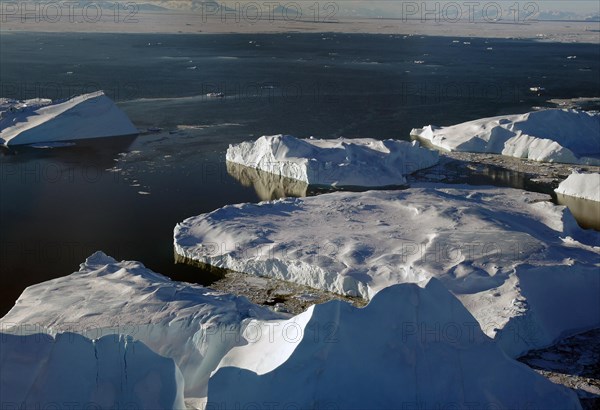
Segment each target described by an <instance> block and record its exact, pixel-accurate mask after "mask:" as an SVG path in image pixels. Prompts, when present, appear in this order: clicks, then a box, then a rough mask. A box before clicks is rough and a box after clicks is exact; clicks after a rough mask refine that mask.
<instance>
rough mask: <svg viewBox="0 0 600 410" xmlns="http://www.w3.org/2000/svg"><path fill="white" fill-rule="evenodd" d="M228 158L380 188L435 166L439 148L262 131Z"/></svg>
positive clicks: (322, 182)
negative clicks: (263, 134)
mask: <svg viewBox="0 0 600 410" xmlns="http://www.w3.org/2000/svg"><path fill="white" fill-rule="evenodd" d="M226 158H227V161H229V162H234V163H237V164H241V165H244V166H247V167H250V168H257V169H260V170H263V171H267V172H270V173H273V174H276V175H281V176H283V177H287V178H292V179H297V180H300V181H302V182H305V183H307V184H309V185H316V186H336V187H344V186H361V187H383V186H393V185H404V184H406V178H405V175H408V174H410V173H412V172H415V171H417V170H419V169H423V168H429V167H431V166H433V165H435V164H436V163H437V162H438V160H439V158H438V153H437V152H435V151H431V150H429V149H426V148H422V147H420V146H419V144H418V143H417V142H412V143H410V142H407V141H397V140H384V141H379V140H374V139H368V138H363V139H345V138H339V139H329V140H326V139H313V138H310V139H299V138H295V137H292V136H290V135H272V136H263V137H260V138H259V139H258V140H256V141H250V142H243V143H241V144H236V145H230V146H229V149H228V150H227V156H226Z"/></svg>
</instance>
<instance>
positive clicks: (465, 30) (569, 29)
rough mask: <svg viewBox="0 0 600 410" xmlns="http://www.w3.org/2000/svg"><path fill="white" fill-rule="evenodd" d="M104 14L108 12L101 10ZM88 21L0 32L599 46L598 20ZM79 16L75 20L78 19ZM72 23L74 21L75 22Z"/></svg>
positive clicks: (7, 19) (147, 16)
mask: <svg viewBox="0 0 600 410" xmlns="http://www.w3.org/2000/svg"><path fill="white" fill-rule="evenodd" d="M103 10H105V9H103ZM109 12H110V13H112V14H111V15H110V16H109V15H104V16H101V18H97V20H98V21H93V19H89V18H88V21H85V20H84V19H79V20H80V21H79V20H78V19H77V18H75V19H69V18H68V16H61V17H60V18H59V17H56V16H54V17H52V18H50V17H45V18H39V16H36V15H29V16H26V17H25V18H24V19H23V21H22V19H21V17H20V16H19V15H18V14H12V15H7V14H4V15H0V21H1V22H2V24H1V25H0V32H2V33H4V34H6V33H11V32H73V33H88V32H90V33H148V34H151V33H153V34H245V33H256V34H259V33H320V32H322V33H364V34H388V35H406V36H442V37H479V38H506V39H523V40H538V41H548V42H561V43H589V44H600V21H527V22H516V23H513V22H508V21H506V22H486V21H475V22H468V21H461V22H457V23H452V22H449V21H438V22H436V21H425V22H421V21H420V20H418V19H416V20H411V19H383V18H382V19H379V18H370V19H367V18H339V19H337V20H331V21H318V22H317V21H312V20H311V19H309V18H304V19H298V20H284V19H264V20H258V21H256V22H253V21H250V20H244V19H236V17H231V18H230V19H228V20H226V21H223V20H222V19H221V18H220V17H205V16H203V15H202V14H201V13H184V12H177V11H175V12H170V11H169V12H147V11H143V12H136V13H135V14H131V15H127V13H125V12H121V13H120V14H119V15H118V16H117V15H113V14H114V11H107V12H106V13H109ZM75 17H76V16H75ZM71 20H72V21H71Z"/></svg>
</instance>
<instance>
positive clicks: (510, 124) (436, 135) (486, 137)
mask: <svg viewBox="0 0 600 410" xmlns="http://www.w3.org/2000/svg"><path fill="white" fill-rule="evenodd" d="M411 135H414V136H416V137H419V138H422V139H424V140H427V141H429V142H430V143H431V144H433V145H434V146H436V147H439V148H442V149H445V150H448V151H466V152H488V153H495V154H503V155H507V156H512V157H517V158H527V159H531V160H535V161H548V162H564V163H569V164H589V165H598V164H600V161H599V160H598V159H597V158H590V157H588V156H589V155H597V154H600V113H594V112H585V111H577V110H566V109H565V110H560V109H553V110H542V111H534V112H530V113H526V114H519V115H507V116H499V117H492V118H482V119H478V120H474V121H469V122H465V123H462V124H458V125H453V126H449V127H436V126H432V125H429V126H427V127H425V128H421V129H418V128H417V129H413V130H412V131H411Z"/></svg>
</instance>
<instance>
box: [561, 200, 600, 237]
mask: <svg viewBox="0 0 600 410" xmlns="http://www.w3.org/2000/svg"><path fill="white" fill-rule="evenodd" d="M556 200H557V202H558V204H559V205H564V206H566V207H568V208H569V210H570V211H571V213H572V214H573V216H574V217H575V219H576V220H577V223H578V224H579V226H581V227H582V228H585V229H595V230H597V231H600V202H596V201H590V200H589V199H582V198H575V197H572V196H568V195H563V194H556Z"/></svg>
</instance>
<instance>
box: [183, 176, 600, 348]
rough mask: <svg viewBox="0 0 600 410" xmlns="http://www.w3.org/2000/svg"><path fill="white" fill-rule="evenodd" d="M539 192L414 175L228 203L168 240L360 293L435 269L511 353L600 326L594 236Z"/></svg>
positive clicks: (221, 260)
mask: <svg viewBox="0 0 600 410" xmlns="http://www.w3.org/2000/svg"><path fill="white" fill-rule="evenodd" d="M549 199H550V197H549V196H547V195H544V194H538V193H533V192H526V191H521V190H515V189H509V188H493V187H476V188H475V187H470V186H462V187H461V186H452V185H438V186H434V185H423V186H422V187H420V188H411V189H408V190H403V191H369V192H363V193H332V194H325V195H320V196H317V197H308V198H293V199H292V198H288V199H283V200H279V201H274V202H264V203H260V204H242V205H230V206H225V207H223V208H221V209H218V210H216V211H214V212H211V213H208V214H203V215H200V216H196V217H192V218H189V219H187V220H185V221H184V222H183V223H180V224H178V225H177V226H176V228H175V233H174V242H175V250H176V252H177V253H178V254H180V255H182V256H185V257H187V258H189V259H192V260H196V261H200V262H203V263H207V264H210V265H213V266H217V267H220V268H225V269H231V270H234V271H238V272H245V273H248V274H251V275H257V276H267V277H273V278H277V279H282V280H287V281H291V282H296V283H300V284H303V285H307V286H311V287H315V288H319V289H325V290H329V291H332V292H336V293H340V294H345V295H358V296H362V297H364V298H367V299H368V298H371V297H373V295H374V294H375V293H376V292H377V291H379V290H381V289H383V288H386V287H388V286H391V285H395V284H399V283H406V282H419V281H422V280H425V279H428V278H431V277H436V278H439V279H440V280H441V281H442V283H444V285H445V286H446V287H447V288H448V289H449V290H450V291H452V292H453V293H454V294H455V295H457V296H458V297H459V299H460V300H461V301H462V302H463V303H464V304H465V306H466V307H467V308H468V309H469V311H470V312H471V313H472V314H473V315H474V316H475V317H476V318H477V320H478V321H479V323H480V324H481V326H482V328H483V329H484V331H485V332H486V333H487V334H488V335H489V336H492V337H495V338H496V339H498V340H499V341H500V343H501V344H502V345H503V348H504V349H505V350H506V351H507V352H508V353H509V354H511V355H516V354H518V353H520V352H523V351H526V350H528V349H531V348H535V347H539V346H545V345H548V344H550V343H552V342H553V341H554V340H556V339H557V338H558V337H560V336H562V335H563V333H565V332H571V331H576V330H579V329H583V328H588V327H593V326H598V325H600V299H598V297H597V295H598V291H600V269H598V260H599V257H598V255H600V248H598V247H594V246H591V245H593V244H594V241H596V242H597V240H598V238H597V236H591V235H589V233H586V231H584V230H582V229H581V228H579V227H578V226H577V224H576V222H575V220H574V219H573V217H572V215H571V214H570V213H569V211H568V210H566V208H564V207H559V206H555V205H553V204H552V203H550V202H548V200H549ZM573 238H575V239H573ZM577 239H579V240H584V239H585V241H590V242H586V243H587V244H583V243H581V242H579V241H578V240H577ZM590 244H591V245H590Z"/></svg>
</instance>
